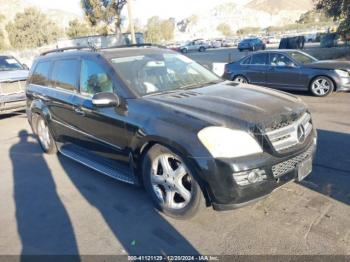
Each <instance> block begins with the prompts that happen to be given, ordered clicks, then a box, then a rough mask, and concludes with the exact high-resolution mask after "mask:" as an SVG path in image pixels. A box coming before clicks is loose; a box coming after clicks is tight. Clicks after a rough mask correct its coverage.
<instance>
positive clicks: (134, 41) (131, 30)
mask: <svg viewBox="0 0 350 262" xmlns="http://www.w3.org/2000/svg"><path fill="white" fill-rule="evenodd" d="M131 1H132V0H127V4H128V16H129V29H130V34H131V43H132V44H136V38H135V28H134V20H133V18H132V6H131Z"/></svg>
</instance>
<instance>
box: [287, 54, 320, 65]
mask: <svg viewBox="0 0 350 262" xmlns="http://www.w3.org/2000/svg"><path fill="white" fill-rule="evenodd" d="M288 54H289V56H290V57H291V58H293V59H294V60H295V61H297V62H298V63H300V64H310V63H314V62H317V61H318V60H317V59H316V58H314V57H312V56H310V55H307V54H305V53H301V52H288Z"/></svg>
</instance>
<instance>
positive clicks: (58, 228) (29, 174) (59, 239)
mask: <svg viewBox="0 0 350 262" xmlns="http://www.w3.org/2000/svg"><path fill="white" fill-rule="evenodd" d="M29 137H30V135H29V134H28V133H27V131H25V130H22V131H20V132H19V138H20V141H19V142H18V143H17V144H15V145H13V146H12V147H11V149H10V158H11V161H12V165H13V179H14V200H15V204H16V220H17V228H18V234H19V236H20V239H21V242H22V252H21V254H22V255H33V254H35V255H41V254H47V255H54V254H77V253H78V248H77V243H76V238H75V235H74V231H73V227H72V224H71V221H70V219H69V217H68V213H67V211H66V209H65V207H64V205H63V203H62V201H61V199H60V197H59V195H58V194H57V191H56V185H55V182H54V180H53V178H52V174H51V170H50V169H49V167H48V165H47V164H46V161H45V159H44V158H43V155H42V154H43V153H42V151H41V148H40V147H39V145H38V144H37V143H34V142H30V141H29V140H28V138H29Z"/></svg>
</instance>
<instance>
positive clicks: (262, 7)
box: [246, 0, 314, 15]
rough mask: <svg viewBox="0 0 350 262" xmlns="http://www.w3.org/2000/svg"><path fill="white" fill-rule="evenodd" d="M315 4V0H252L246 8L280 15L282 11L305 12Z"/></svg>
mask: <svg viewBox="0 0 350 262" xmlns="http://www.w3.org/2000/svg"><path fill="white" fill-rule="evenodd" d="M313 6H314V4H313V0H292V1H291V0H252V1H251V2H249V3H248V4H247V5H246V8H249V9H252V10H257V11H260V12H266V13H269V14H271V15H278V14H279V13H280V12H282V11H292V12H297V11H300V12H301V13H304V12H305V11H308V10H311V9H312V8H313Z"/></svg>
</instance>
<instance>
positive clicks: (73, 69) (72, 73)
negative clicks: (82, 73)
mask: <svg viewBox="0 0 350 262" xmlns="http://www.w3.org/2000/svg"><path fill="white" fill-rule="evenodd" d="M78 63H79V62H78V60H75V59H66V60H59V61H56V62H54V65H53V69H52V76H51V80H52V84H53V86H54V87H58V88H62V89H67V90H70V91H73V90H76V89H77V81H78V75H79V74H78V65H79V64H78Z"/></svg>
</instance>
